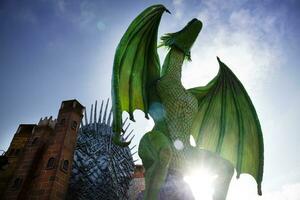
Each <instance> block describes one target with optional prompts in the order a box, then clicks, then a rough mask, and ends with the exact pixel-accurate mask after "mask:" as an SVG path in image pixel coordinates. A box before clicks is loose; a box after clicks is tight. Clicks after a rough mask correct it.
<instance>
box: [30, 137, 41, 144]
mask: <svg viewBox="0 0 300 200" xmlns="http://www.w3.org/2000/svg"><path fill="white" fill-rule="evenodd" d="M38 139H39V138H38V137H36V138H34V139H33V140H32V142H31V145H35V144H37V142H38Z"/></svg>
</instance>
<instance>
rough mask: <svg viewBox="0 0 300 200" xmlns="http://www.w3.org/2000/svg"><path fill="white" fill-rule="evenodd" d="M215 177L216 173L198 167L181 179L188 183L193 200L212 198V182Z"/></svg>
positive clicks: (209, 199)
mask: <svg viewBox="0 0 300 200" xmlns="http://www.w3.org/2000/svg"><path fill="white" fill-rule="evenodd" d="M216 178H217V175H215V174H212V173H211V172H210V171H209V170H208V169H205V168H200V169H197V170H193V171H191V173H189V174H188V175H186V176H184V178H183V179H184V181H185V182H186V183H188V184H189V186H190V188H191V190H192V192H193V195H194V197H195V200H212V197H213V193H214V188H213V182H214V180H215V179H216Z"/></svg>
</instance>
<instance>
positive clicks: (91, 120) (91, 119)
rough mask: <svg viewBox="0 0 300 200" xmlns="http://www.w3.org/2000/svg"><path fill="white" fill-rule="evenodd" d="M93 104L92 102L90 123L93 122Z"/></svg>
mask: <svg viewBox="0 0 300 200" xmlns="http://www.w3.org/2000/svg"><path fill="white" fill-rule="evenodd" d="M93 106H94V105H93V104H92V106H91V113H90V124H92V123H93Z"/></svg>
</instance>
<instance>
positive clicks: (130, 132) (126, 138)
mask: <svg viewBox="0 0 300 200" xmlns="http://www.w3.org/2000/svg"><path fill="white" fill-rule="evenodd" d="M132 132H133V130H131V131H130V133H129V134H128V135H127V136H126V137H125V138H124V140H127V139H128V138H129V136H130V135H131V133H132Z"/></svg>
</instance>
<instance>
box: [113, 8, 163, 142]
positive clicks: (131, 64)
mask: <svg viewBox="0 0 300 200" xmlns="http://www.w3.org/2000/svg"><path fill="white" fill-rule="evenodd" d="M164 11H167V12H168V10H167V9H166V8H165V7H164V6H163V5H154V6H151V7H149V8H147V9H145V10H144V11H143V12H142V13H141V14H140V15H138V16H137V17H136V18H135V19H134V21H133V22H132V23H131V24H130V26H129V27H128V29H127V31H126V32H125V34H124V35H123V37H122V39H121V41H120V43H119V45H118V47H117V49H116V53H115V58H114V66H113V75H112V101H113V102H112V105H113V116H114V121H113V131H114V132H115V135H114V138H113V141H114V142H115V143H116V144H118V145H120V146H127V145H129V143H130V142H123V141H122V139H121V126H122V112H123V111H127V112H128V113H129V115H130V119H131V120H133V121H134V117H133V111H134V110H136V109H140V110H142V111H144V112H145V115H146V117H147V118H148V107H149V104H150V103H151V102H152V101H154V99H155V98H156V91H155V87H152V86H153V85H154V84H153V83H154V82H155V81H156V80H157V79H159V78H160V63H159V57H158V55H157V32H158V26H159V22H160V19H161V16H162V14H163V13H164Z"/></svg>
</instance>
